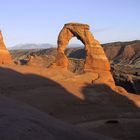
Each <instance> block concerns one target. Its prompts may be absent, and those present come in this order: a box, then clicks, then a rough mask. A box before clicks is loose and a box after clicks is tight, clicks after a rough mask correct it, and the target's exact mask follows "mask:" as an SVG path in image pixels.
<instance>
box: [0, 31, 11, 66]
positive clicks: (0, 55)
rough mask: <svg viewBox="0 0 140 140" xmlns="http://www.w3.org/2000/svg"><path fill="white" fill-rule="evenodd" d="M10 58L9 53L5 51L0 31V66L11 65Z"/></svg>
mask: <svg viewBox="0 0 140 140" xmlns="http://www.w3.org/2000/svg"><path fill="white" fill-rule="evenodd" d="M12 63H13V61H12V58H11V55H10V53H9V51H8V50H7V49H6V46H5V44H4V41H3V36H2V33H1V31H0V65H1V64H12Z"/></svg>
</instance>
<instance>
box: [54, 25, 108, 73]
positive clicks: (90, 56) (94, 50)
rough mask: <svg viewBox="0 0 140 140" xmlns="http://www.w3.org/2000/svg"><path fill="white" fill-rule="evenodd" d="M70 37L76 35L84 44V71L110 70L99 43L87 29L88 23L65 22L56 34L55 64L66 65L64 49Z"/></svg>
mask: <svg viewBox="0 0 140 140" xmlns="http://www.w3.org/2000/svg"><path fill="white" fill-rule="evenodd" d="M72 37H77V39H79V40H81V42H82V43H83V44H84V46H85V51H86V61H85V66H84V71H90V70H105V71H109V70H110V64H109V61H108V59H107V57H106V55H105V53H104V50H103V48H102V47H101V45H100V43H99V42H98V41H97V40H95V39H94V37H93V35H92V33H91V32H90V30H89V25H87V24H80V23H68V24H65V25H64V27H63V29H62V30H61V32H60V34H59V36H58V49H57V50H58V54H57V57H56V65H58V66H63V67H67V66H68V59H67V57H66V56H65V53H64V51H65V49H66V47H67V45H68V43H69V41H70V39H71V38H72Z"/></svg>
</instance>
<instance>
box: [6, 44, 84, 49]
mask: <svg viewBox="0 0 140 140" xmlns="http://www.w3.org/2000/svg"><path fill="white" fill-rule="evenodd" d="M56 47H57V46H56V45H53V44H49V43H44V44H34V43H29V44H18V45H15V46H12V47H9V48H8V49H9V50H31V49H48V48H56ZM68 47H70V48H75V47H82V45H80V44H70V45H68Z"/></svg>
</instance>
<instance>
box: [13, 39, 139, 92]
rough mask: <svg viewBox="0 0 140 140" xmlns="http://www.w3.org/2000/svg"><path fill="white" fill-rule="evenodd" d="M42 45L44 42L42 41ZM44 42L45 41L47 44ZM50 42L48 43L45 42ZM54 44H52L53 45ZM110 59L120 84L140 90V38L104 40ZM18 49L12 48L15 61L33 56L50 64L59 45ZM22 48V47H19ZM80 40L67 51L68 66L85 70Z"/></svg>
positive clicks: (133, 90)
mask: <svg viewBox="0 0 140 140" xmlns="http://www.w3.org/2000/svg"><path fill="white" fill-rule="evenodd" d="M42 46H43V45H42ZM44 46H45V45H44ZM46 46H47V45H46ZM52 46H53V45H52ZM102 46H103V48H104V50H105V53H106V55H107V57H108V59H109V61H110V63H111V67H112V74H113V76H114V79H115V81H116V84H117V85H121V86H123V87H125V88H126V89H127V90H128V91H130V92H133V93H134V92H135V93H140V84H139V83H140V41H139V40H136V41H130V42H113V43H107V44H102ZM17 48H18V50H11V51H10V52H11V54H12V56H13V59H14V61H15V62H16V63H21V64H26V63H28V58H30V56H32V58H33V59H32V62H30V64H31V63H32V65H37V66H39V65H40V66H45V67H48V66H50V65H51V64H52V63H53V62H54V61H55V57H56V55H57V49H56V47H55V48H54V47H51V45H50V44H49V45H48V47H47V48H45V47H44V48H43V47H42V48H41V47H40V46H38V45H37V46H36V48H37V49H31V48H33V47H30V46H29V45H21V46H20V47H17ZM19 48H22V49H19ZM83 48H84V47H83V46H81V45H79V44H70V45H69V46H68V47H67V49H66V50H65V53H66V55H67V57H68V58H69V68H68V69H69V70H70V71H72V72H74V73H82V72H83V66H84V60H85V57H86V52H85V50H84V49H83Z"/></svg>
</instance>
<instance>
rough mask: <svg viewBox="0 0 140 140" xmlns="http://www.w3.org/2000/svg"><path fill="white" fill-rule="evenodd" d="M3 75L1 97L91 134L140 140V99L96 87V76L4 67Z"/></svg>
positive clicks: (2, 69) (107, 87)
mask: <svg viewBox="0 0 140 140" xmlns="http://www.w3.org/2000/svg"><path fill="white" fill-rule="evenodd" d="M0 74H1V76H0V85H1V88H0V94H1V95H2V96H5V97H6V98H10V99H12V100H17V101H20V102H22V103H25V104H28V105H29V106H32V107H33V108H36V109H38V110H39V111H41V112H44V113H47V114H48V115H50V116H52V117H53V118H56V119H59V120H61V121H63V122H66V123H68V124H70V125H73V126H75V127H78V128H80V129H82V130H86V131H89V132H90V133H95V132H96V133H97V134H101V135H104V136H108V137H112V138H115V139H119V140H124V139H126V140H132V139H133V140H138V139H139V138H140V134H139V125H140V119H139V118H140V109H139V107H140V95H136V94H133V93H128V92H126V91H125V90H124V89H123V88H121V87H114V86H113V85H112V86H109V85H107V84H98V83H97V84H94V83H93V82H92V80H93V79H96V77H97V75H96V74H95V73H90V72H89V73H85V74H81V75H78V74H74V73H72V72H70V71H68V70H66V69H64V68H59V67H58V68H57V67H55V68H54V67H51V68H44V67H36V66H29V65H25V66H24V65H23V66H21V65H3V66H1V67H0ZM7 102H8V101H7ZM2 106H3V105H2ZM1 108H2V107H1ZM21 110H22V109H21ZM23 111H24V109H23ZM21 114H22V112H21ZM17 115H18V114H17Z"/></svg>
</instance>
